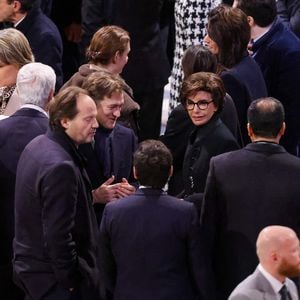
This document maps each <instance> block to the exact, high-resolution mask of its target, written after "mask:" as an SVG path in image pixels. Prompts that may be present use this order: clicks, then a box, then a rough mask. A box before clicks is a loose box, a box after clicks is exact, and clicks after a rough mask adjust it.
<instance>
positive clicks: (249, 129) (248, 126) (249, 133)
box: [247, 123, 253, 138]
mask: <svg viewBox="0 0 300 300" xmlns="http://www.w3.org/2000/svg"><path fill="white" fill-rule="evenodd" d="M247 132H248V136H249V137H250V138H251V136H253V129H252V127H251V125H250V123H247Z"/></svg>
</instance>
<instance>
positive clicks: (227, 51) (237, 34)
mask: <svg viewBox="0 0 300 300" xmlns="http://www.w3.org/2000/svg"><path fill="white" fill-rule="evenodd" d="M207 33H208V36H209V37H210V38H211V39H212V40H213V41H214V42H215V43H216V44H217V46H218V48H219V53H218V54H217V58H218V62H219V63H220V64H221V65H222V66H224V67H226V68H232V67H233V66H234V65H236V64H238V63H239V62H240V61H241V59H242V58H243V57H244V56H245V55H246V54H247V46H248V43H249V41H250V37H251V34H250V25H249V23H248V20H247V16H246V15H245V14H244V13H243V12H242V11H241V10H240V9H238V8H233V7H230V6H227V5H219V6H217V7H215V8H214V9H212V10H211V11H210V12H209V13H208V27H207Z"/></svg>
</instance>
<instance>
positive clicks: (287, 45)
mask: <svg viewBox="0 0 300 300" xmlns="http://www.w3.org/2000/svg"><path fill="white" fill-rule="evenodd" d="M252 50H253V57H254V59H255V60H256V62H257V63H258V64H259V66H260V68H261V70H262V73H263V76H264V78H265V81H266V85H267V89H268V94H269V96H272V97H275V98H276V99H278V100H280V101H281V102H282V104H283V106H284V109H285V122H286V125H287V130H286V133H285V135H284V137H283V138H282V140H281V143H282V145H283V146H284V147H285V149H286V150H287V151H288V152H290V153H292V154H296V148H297V144H300V131H299V128H300V118H299V115H300V101H298V98H297V97H298V96H297V95H300V84H299V81H298V80H295V78H298V76H299V74H300V40H299V39H298V38H297V37H296V35H295V34H294V33H292V32H291V31H290V30H289V29H288V28H286V27H285V26H284V25H283V24H282V22H281V21H280V20H279V19H277V20H276V21H275V22H274V24H273V25H272V27H271V28H270V30H269V31H268V32H267V33H266V34H265V35H264V36H262V37H261V38H260V39H259V40H258V41H256V42H255V43H254V44H253V46H252Z"/></svg>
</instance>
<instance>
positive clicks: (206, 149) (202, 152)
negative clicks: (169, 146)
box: [180, 72, 239, 207]
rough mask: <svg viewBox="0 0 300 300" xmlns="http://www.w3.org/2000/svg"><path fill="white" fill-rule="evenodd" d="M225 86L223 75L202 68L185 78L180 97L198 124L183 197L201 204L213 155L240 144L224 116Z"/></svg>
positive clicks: (188, 153)
mask: <svg viewBox="0 0 300 300" xmlns="http://www.w3.org/2000/svg"><path fill="white" fill-rule="evenodd" d="M224 97H225V88H224V84H223V82H222V80H221V78H220V77H219V76H218V75H216V74H213V73H206V72H199V73H195V74H192V75H190V76H189V77H188V78H186V79H185V80H184V81H183V84H182V88H181V93H180V99H181V103H182V105H183V106H184V107H185V109H186V110H187V112H188V115H189V117H190V119H191V121H192V122H193V124H194V125H195V129H194V131H193V132H192V134H191V135H190V138H189V142H188V146H187V149H186V152H185V156H184V161H183V169H182V175H183V184H184V192H183V195H182V196H183V197H187V196H192V197H189V198H187V200H190V201H192V202H194V200H195V201H196V205H197V206H199V207H200V206H201V205H200V203H201V194H199V193H203V192H204V188H205V182H206V177H207V174H208V170H209V162H210V159H211V157H213V156H216V155H219V154H222V153H225V152H228V151H233V150H236V149H238V148H239V145H238V143H237V141H236V139H235V137H234V136H233V135H232V133H231V131H230V130H229V129H228V127H227V126H225V125H224V123H223V122H222V121H221V119H220V112H221V111H222V109H223V105H224Z"/></svg>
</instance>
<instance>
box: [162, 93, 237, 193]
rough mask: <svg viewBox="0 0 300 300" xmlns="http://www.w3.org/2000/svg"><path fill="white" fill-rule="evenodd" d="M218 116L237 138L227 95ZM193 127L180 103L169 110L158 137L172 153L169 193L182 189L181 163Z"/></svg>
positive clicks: (234, 120) (232, 112) (230, 101)
mask: <svg viewBox="0 0 300 300" xmlns="http://www.w3.org/2000/svg"><path fill="white" fill-rule="evenodd" d="M220 118H221V120H222V122H223V123H224V124H225V125H226V126H227V127H228V129H229V130H230V131H231V133H232V134H233V136H234V137H235V138H236V139H237V140H238V139H239V137H240V128H239V125H238V117H237V112H236V108H235V106H234V103H233V101H232V99H231V97H230V96H229V95H226V96H225V99H224V107H223V110H222V112H221V113H220ZM194 129H195V126H194V124H193V122H192V121H191V119H190V117H189V115H188V112H187V111H186V109H185V108H184V107H183V105H182V104H179V105H178V106H177V107H175V108H174V109H173V110H172V111H171V113H170V115H169V118H168V121H167V125H166V130H165V133H164V135H162V136H161V137H160V140H161V141H162V142H163V143H164V144H165V145H166V146H167V147H168V148H169V149H170V150H171V153H172V155H173V175H172V177H171V178H170V181H169V183H168V194H169V195H173V196H175V195H178V194H179V193H180V192H181V191H182V189H183V181H182V164H183V159H184V154H185V151H186V147H187V145H188V141H189V137H190V134H191V132H192V131H193V130H194Z"/></svg>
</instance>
